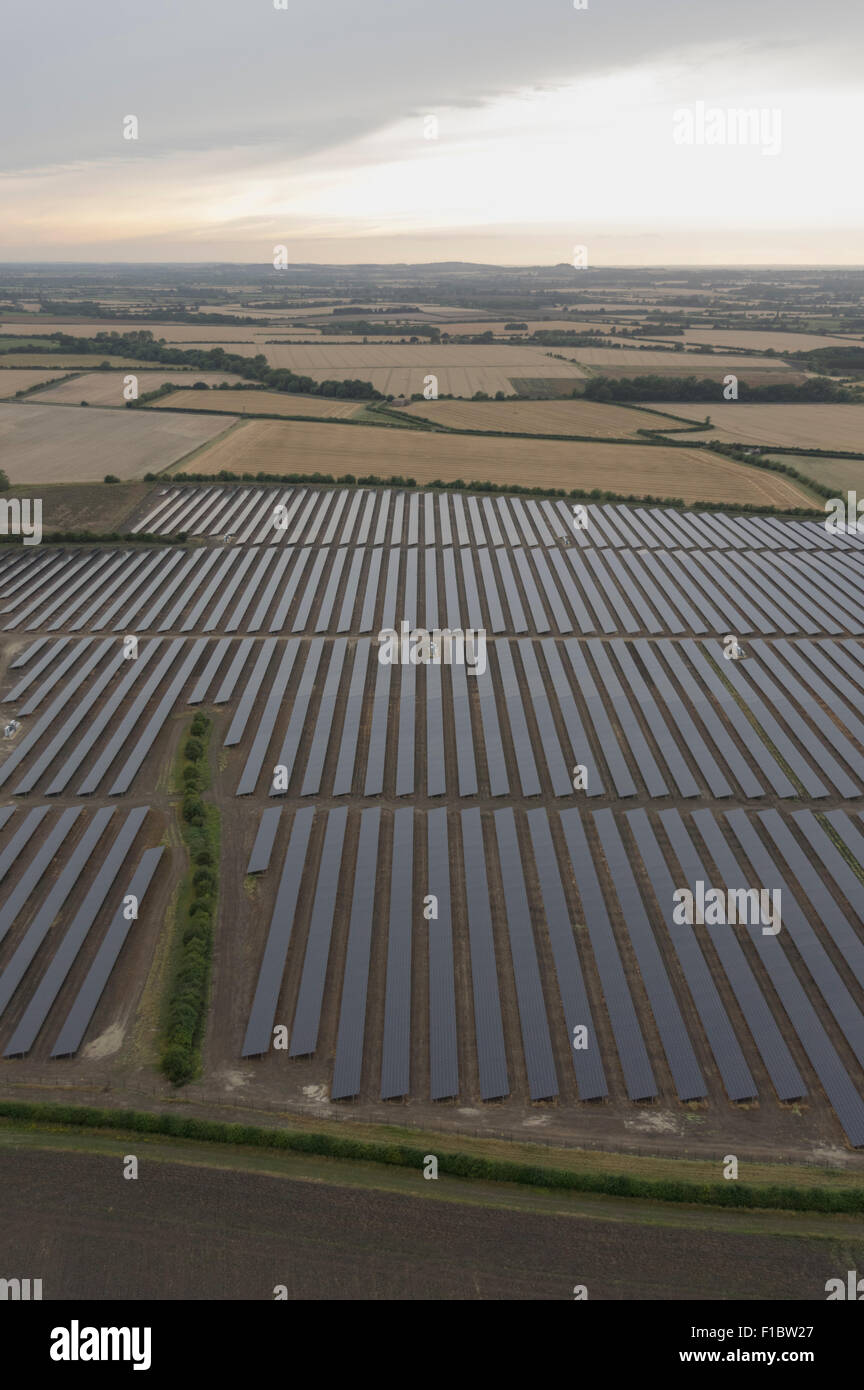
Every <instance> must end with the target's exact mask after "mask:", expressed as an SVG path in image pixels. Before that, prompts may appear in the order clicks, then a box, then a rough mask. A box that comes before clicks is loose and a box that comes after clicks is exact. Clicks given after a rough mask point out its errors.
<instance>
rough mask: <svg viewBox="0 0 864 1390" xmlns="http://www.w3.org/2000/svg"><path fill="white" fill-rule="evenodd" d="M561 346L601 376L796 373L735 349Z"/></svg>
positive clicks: (746, 376)
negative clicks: (673, 349) (678, 349)
mask: <svg viewBox="0 0 864 1390" xmlns="http://www.w3.org/2000/svg"><path fill="white" fill-rule="evenodd" d="M562 350H563V351H570V352H572V354H573V356H574V357H575V358H576V359H577V361H578V362H579V364H580V365H581V366H583V367H590V368H592V369H593V371H594V373H595V374H597V375H601V376H638V375H639V374H640V373H649V374H651V375H654V374H657V375H661V374H662V375H663V376H698V377H715V378H719V377H723V376H725V374H726V373H727V372H734V373H736V375H738V376H740V377H741V378H742V379H743V380H745V381H748V380H750V379H751V378H755V377H757V376H765V375H768V376H781V377H783V376H785V377H791V376H792V375H793V373H794V369H793V368H792V367H789V366H788V365H787V364H786V363H785V362H783V361H782V360H780V359H779V358H776V357H740V356H737V357H736V356H735V355H734V354H732V353H717V352H715V353H701V352H664V351H662V349H659V348H658V349H657V350H656V351H652V350H651V349H645V350H640V349H638V348H593V347H590V348H581V347H580V348H572V349H562ZM552 360H554V359H552ZM523 375H526V374H525V373H523ZM546 375H547V376H553V375H554V373H553V372H547V373H546ZM798 375H799V376H800V375H801V373H800V372H799V373H798Z"/></svg>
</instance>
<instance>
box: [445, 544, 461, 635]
mask: <svg viewBox="0 0 864 1390" xmlns="http://www.w3.org/2000/svg"><path fill="white" fill-rule="evenodd" d="M441 569H442V570H443V573H444V602H445V606H446V609H447V626H448V627H449V628H450V630H451V631H455V629H456V628H457V627H461V626H462V619H461V617H460V614H459V586H458V584H457V582H456V556H455V554H454V552H453V551H452V550H444V551H442V552H441Z"/></svg>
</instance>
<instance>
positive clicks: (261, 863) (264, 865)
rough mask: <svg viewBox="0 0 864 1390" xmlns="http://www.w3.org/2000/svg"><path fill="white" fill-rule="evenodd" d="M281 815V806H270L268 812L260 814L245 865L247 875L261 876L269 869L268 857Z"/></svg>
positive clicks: (271, 850)
mask: <svg viewBox="0 0 864 1390" xmlns="http://www.w3.org/2000/svg"><path fill="white" fill-rule="evenodd" d="M281 815H282V807H281V806H271V807H269V808H268V810H266V811H262V812H261V819H260V821H259V822H258V833H257V835H256V836H255V843H254V845H253V846H252V853H251V854H250V856H249V863H248V864H247V865H246V872H247V874H263V873H266V872H267V870H268V869H269V867H270V856H271V854H272V853H273V842H274V840H275V839H276V832H277V831H278V829H279V819H280V817H281Z"/></svg>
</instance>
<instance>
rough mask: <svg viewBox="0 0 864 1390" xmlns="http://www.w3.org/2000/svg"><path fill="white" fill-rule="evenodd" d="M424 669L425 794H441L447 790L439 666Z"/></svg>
mask: <svg viewBox="0 0 864 1390" xmlns="http://www.w3.org/2000/svg"><path fill="white" fill-rule="evenodd" d="M424 669H425V671H426V795H427V796H443V795H444V793H445V792H446V790H447V782H446V773H445V768H444V712H443V704H442V695H441V667H440V666H434V665H429V666H426V667H425V668H424Z"/></svg>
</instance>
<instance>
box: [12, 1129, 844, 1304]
mask: <svg viewBox="0 0 864 1390" xmlns="http://www.w3.org/2000/svg"><path fill="white" fill-rule="evenodd" d="M10 1139H11V1140H12V1143H11V1144H10V1143H8V1142H7V1146H6V1147H4V1149H2V1150H0V1176H2V1178H3V1183H2V1188H0V1193H2V1195H0V1231H2V1235H0V1254H2V1256H3V1258H4V1259H5V1261H6V1265H7V1267H9V1268H12V1267H17V1266H16V1263H15V1262H16V1261H17V1265H18V1266H22V1267H24V1268H28V1269H29V1268H34V1269H35V1268H40V1269H41V1268H42V1265H41V1264H40V1260H41V1259H42V1257H43V1252H44V1250H45V1249H46V1247H47V1248H50V1250H51V1273H50V1275H48V1274H47V1272H46V1278H45V1289H44V1296H45V1298H51V1299H64V1298H75V1299H82V1298H88V1299H97V1300H102V1299H118V1298H129V1299H164V1298H174V1299H241V1300H243V1299H260V1300H266V1299H268V1298H271V1299H272V1296H273V1288H274V1286H275V1285H277V1284H283V1285H286V1286H287V1289H288V1297H289V1298H290V1299H297V1300H303V1301H308V1300H310V1299H352V1300H354V1299H369V1298H380V1299H394V1300H403V1299H418V1300H424V1301H425V1300H429V1299H433V1300H453V1299H468V1300H473V1299H494V1300H512V1299H519V1300H522V1299H528V1300H534V1299H541V1300H560V1301H564V1300H566V1299H569V1298H572V1286H573V1279H574V1274H573V1271H574V1269H576V1270H577V1271H578V1274H579V1277H580V1278H581V1279H582V1281H583V1282H585V1283H587V1285H588V1287H589V1288H590V1291H591V1297H592V1298H595V1299H627V1298H634V1299H635V1298H642V1299H645V1298H648V1299H670V1298H671V1299H675V1298H682V1297H687V1298H694V1299H717V1298H720V1299H722V1298H736V1297H737V1298H742V1299H744V1298H759V1297H784V1298H799V1299H806V1298H813V1297H815V1296H816V1291H818V1290H820V1289H823V1288H824V1285H825V1280H826V1278H830V1277H831V1276H832V1275H833V1274H834V1272H835V1270H836V1268H837V1267H840V1266H839V1261H840V1260H841V1254H840V1251H841V1249H842V1251H843V1254H842V1259H844V1260H845V1259H846V1254H847V1253H848V1257H849V1261H856V1260H857V1262H858V1264H859V1266H860V1261H861V1258H862V1240H861V1235H860V1230H859V1228H858V1224H857V1223H854V1222H850V1221H844V1222H843V1223H842V1225H840V1226H838V1228H837V1229H836V1231H834V1232H832V1236H833V1239H825V1238H824V1236H823V1233H822V1231H821V1230H820V1231H815V1230H814V1229H813V1226H812V1223H808V1224H807V1225H802V1223H801V1222H799V1223H798V1228H797V1229H796V1228H795V1226H793V1225H792V1224H791V1222H790V1220H789V1218H788V1217H787V1218H786V1220H785V1221H784V1219H783V1218H782V1217H779V1218H778V1217H775V1216H773V1215H769V1214H765V1215H761V1214H760V1215H759V1216H755V1215H753V1214H750V1213H748V1214H747V1215H746V1216H745V1215H743V1214H741V1213H737V1212H730V1213H722V1214H721V1213H711V1215H710V1216H706V1215H705V1214H704V1213H702V1214H700V1215H699V1216H698V1217H696V1218H694V1217H692V1216H689V1214H683V1215H682V1214H681V1213H678V1212H672V1213H670V1212H669V1211H668V1210H667V1209H665V1208H664V1206H663V1204H659V1203H639V1204H638V1205H635V1204H633V1203H632V1202H631V1203H627V1202H626V1201H623V1202H622V1201H603V1200H597V1199H594V1200H593V1201H592V1200H591V1199H581V1200H580V1199H575V1200H574V1199H572V1198H571V1199H570V1200H569V1201H568V1200H567V1198H566V1197H559V1198H557V1199H555V1198H552V1197H549V1196H545V1195H541V1194H536V1193H533V1192H525V1191H522V1190H519V1189H516V1190H513V1189H510V1188H501V1187H496V1186H495V1185H493V1184H488V1183H477V1182H474V1183H469V1182H466V1181H459V1180H456V1179H443V1180H441V1181H439V1182H435V1183H423V1182H420V1183H419V1185H418V1180H417V1178H416V1177H415V1176H414V1175H410V1176H405V1177H403V1176H402V1175H400V1174H399V1173H398V1172H396V1173H392V1172H390V1171H389V1170H387V1169H376V1167H374V1166H373V1165H368V1164H366V1165H361V1164H343V1163H338V1162H336V1161H334V1160H330V1161H327V1160H318V1161H317V1162H312V1161H310V1160H305V1161H304V1160H301V1159H297V1158H292V1159H289V1160H287V1161H286V1160H284V1159H283V1160H282V1161H281V1162H279V1161H278V1160H276V1161H274V1160H273V1159H272V1158H270V1157H269V1156H268V1157H263V1158H259V1160H258V1161H259V1163H261V1164H262V1167H263V1171H255V1168H254V1161H255V1158H256V1157H258V1156H257V1155H254V1156H250V1155H246V1154H243V1153H240V1154H238V1155H233V1154H231V1155H229V1154H225V1153H223V1154H220V1153H219V1152H216V1153H212V1154H210V1153H208V1152H207V1151H206V1149H205V1148H204V1147H203V1146H201V1145H199V1146H197V1149H196V1148H195V1147H194V1146H189V1145H175V1146H169V1145H167V1144H164V1143H156V1144H153V1143H150V1142H148V1143H147V1145H146V1150H147V1158H146V1162H147V1180H146V1183H144V1182H142V1183H130V1184H129V1185H128V1191H127V1192H124V1201H123V1202H122V1203H119V1204H118V1205H117V1208H116V1210H115V1208H114V1207H113V1206H112V1205H110V1204H108V1205H106V1201H105V1191H106V1189H109V1188H110V1185H111V1183H112V1182H113V1181H114V1178H113V1174H114V1173H115V1172H116V1170H117V1167H118V1165H119V1162H120V1158H121V1155H122V1154H123V1152H124V1147H123V1146H121V1145H120V1142H119V1140H113V1141H103V1140H100V1138H99V1137H98V1136H90V1135H87V1136H78V1135H71V1136H67V1135H60V1136H53V1135H45V1136H42V1135H37V1136H34V1137H33V1138H32V1140H31V1142H30V1145H28V1146H27V1147H23V1146H22V1145H21V1142H20V1140H19V1139H18V1136H16V1135H11V1136H10ZM0 1140H5V1135H2V1134H0ZM24 1142H25V1143H26V1138H25V1141H24ZM128 1146H129V1141H126V1145H125V1147H126V1148H127V1149H128ZM76 1150H77V1151H76ZM229 1162H230V1164H231V1165H232V1166H234V1165H235V1164H236V1165H237V1167H238V1168H239V1170H240V1171H237V1172H226V1171H224V1166H226V1165H227V1164H229ZM268 1169H269V1171H268ZM400 1177H401V1181H400ZM388 1189H395V1190H388ZM834 1219H835V1220H836V1218H834ZM820 1236H821V1237H822V1238H819V1237H820Z"/></svg>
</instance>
